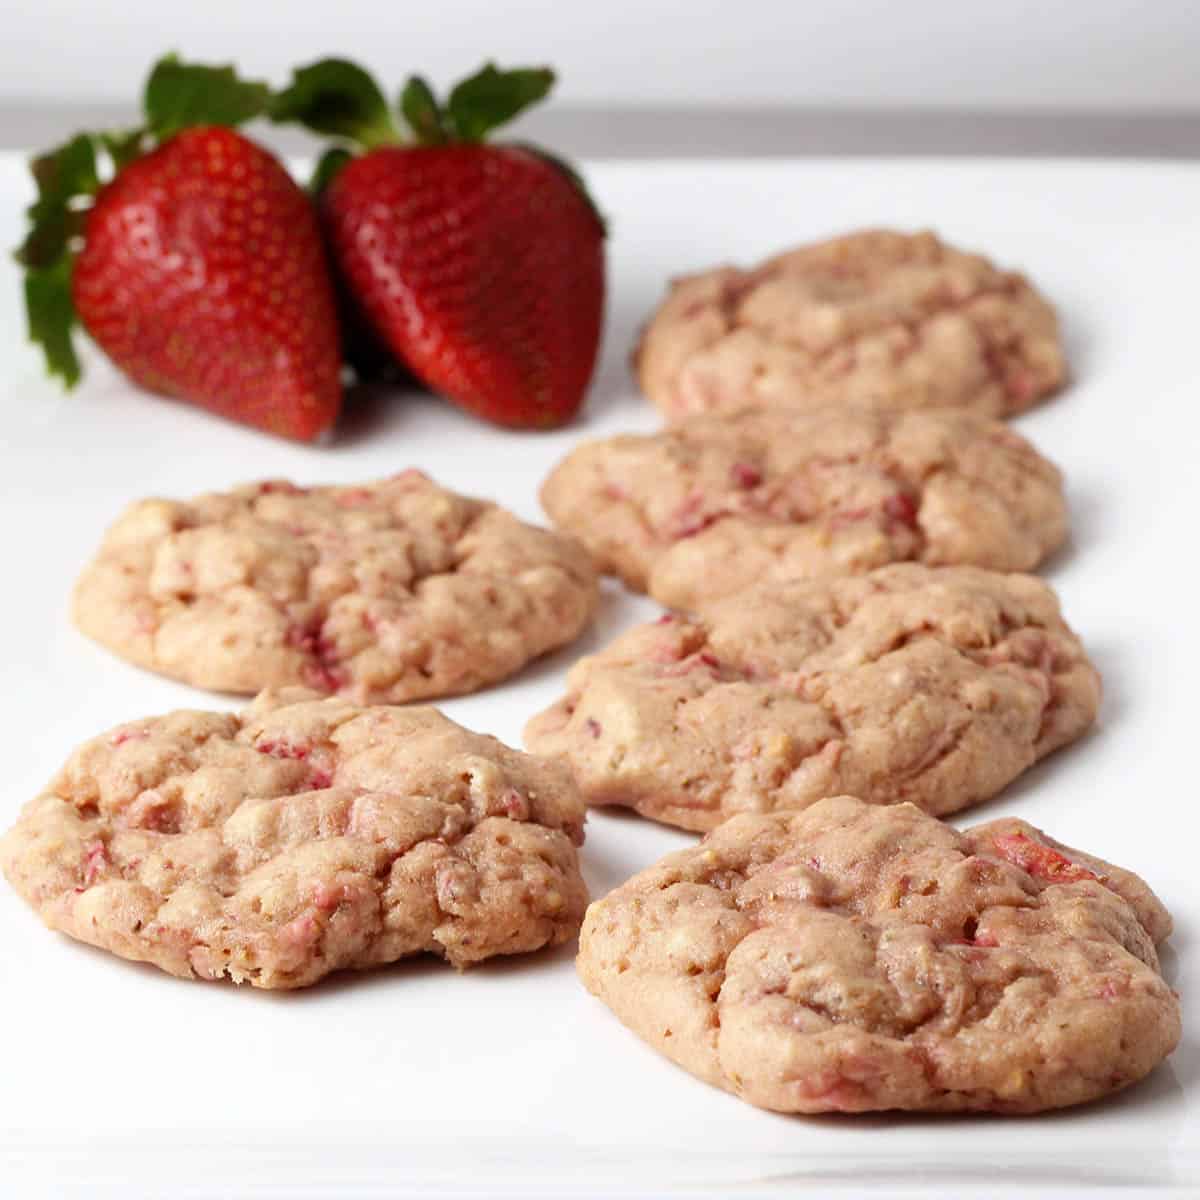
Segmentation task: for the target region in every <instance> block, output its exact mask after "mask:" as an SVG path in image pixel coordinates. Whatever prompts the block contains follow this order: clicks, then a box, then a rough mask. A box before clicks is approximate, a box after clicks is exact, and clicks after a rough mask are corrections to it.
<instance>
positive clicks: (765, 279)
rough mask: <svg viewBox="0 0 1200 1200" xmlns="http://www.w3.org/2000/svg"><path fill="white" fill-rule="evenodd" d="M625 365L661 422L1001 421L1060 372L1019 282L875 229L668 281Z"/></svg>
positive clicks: (921, 238) (1059, 353)
mask: <svg viewBox="0 0 1200 1200" xmlns="http://www.w3.org/2000/svg"><path fill="white" fill-rule="evenodd" d="M637 369H638V375H639V377H640V380H641V385H642V388H643V389H644V390H645V393H646V395H647V396H649V397H650V399H651V400H653V401H654V403H655V404H656V405H658V407H659V408H661V409H662V410H663V412H664V413H666V415H667V416H668V418H670V419H676V418H679V417H685V416H690V415H692V414H695V413H705V412H729V411H732V410H736V409H741V408H745V407H747V406H756V407H762V408H770V407H774V406H778V405H782V406H785V407H803V406H809V405H819V404H828V403H835V404H842V403H846V402H848V401H850V402H852V401H869V402H871V403H875V404H879V405H881V406H883V407H887V408H928V407H937V406H942V405H946V406H953V407H962V408H969V409H972V410H974V411H975V412H979V413H985V414H987V415H989V416H1011V415H1012V414H1014V413H1018V412H1023V411H1024V410H1025V409H1027V408H1029V407H1031V406H1032V405H1034V404H1036V403H1037V402H1038V401H1039V400H1040V399H1042V398H1043V397H1044V396H1048V395H1049V394H1050V393H1051V392H1053V391H1055V390H1056V389H1057V388H1059V387H1060V386H1061V385H1062V383H1063V381H1064V380H1065V378H1066V374H1067V368H1066V362H1065V360H1064V357H1063V350H1062V345H1061V343H1060V341H1059V333H1058V322H1057V319H1056V317H1055V315H1054V310H1053V308H1051V307H1050V305H1049V304H1048V303H1047V302H1046V300H1044V299H1043V298H1042V297H1041V296H1040V295H1039V294H1038V293H1037V292H1036V291H1035V290H1034V289H1033V287H1032V286H1031V285H1030V284H1029V283H1028V282H1027V281H1026V280H1025V278H1024V277H1023V276H1021V275H1018V274H1014V273H1012V272H1008V271H1002V270H1000V269H998V268H997V267H995V266H993V265H992V264H991V263H990V262H989V261H988V260H987V259H986V258H983V257H981V256H980V255H977V254H968V253H965V252H963V251H961V250H956V249H954V248H953V247H951V246H947V245H946V244H945V243H944V242H942V241H940V240H939V239H938V238H937V237H935V236H934V235H933V234H932V233H917V234H903V233H894V232H890V231H887V230H867V231H864V232H859V233H851V234H848V235H847V236H845V237H838V238H833V239H831V240H830V241H825V242H818V243H815V244H813V245H808V246H801V247H799V248H798V249H795V250H791V251H789V252H787V253H785V254H781V255H779V256H778V257H776V258H772V259H769V260H768V261H767V262H765V263H763V264H762V265H761V266H758V267H755V268H754V269H752V270H740V269H738V268H736V267H721V268H718V269H716V270H712V271H706V272H704V273H703V274H699V275H692V276H689V277H687V278H684V279H681V280H679V281H677V282H676V283H675V284H674V285H673V286H672V288H671V291H670V293H669V294H668V296H667V298H666V300H665V301H664V302H663V304H662V307H661V308H659V310H658V311H657V312H656V313H655V314H654V316H653V318H652V319H651V321H650V323H649V324H648V326H647V327H646V330H645V332H644V334H643V336H642V340H641V345H640V348H639V350H638V353H637Z"/></svg>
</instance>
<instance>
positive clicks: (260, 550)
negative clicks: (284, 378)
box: [73, 471, 598, 703]
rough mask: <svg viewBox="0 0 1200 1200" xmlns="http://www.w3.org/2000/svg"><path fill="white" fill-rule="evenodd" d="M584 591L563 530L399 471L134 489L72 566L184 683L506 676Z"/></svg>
mask: <svg viewBox="0 0 1200 1200" xmlns="http://www.w3.org/2000/svg"><path fill="white" fill-rule="evenodd" d="M597 596H598V593H597V588H596V579H595V571H594V568H593V567H592V564H591V562H590V561H589V559H588V555H587V553H586V552H585V551H584V550H583V548H582V547H581V546H579V545H578V544H577V543H575V542H574V541H573V540H572V539H570V538H566V537H563V536H562V535H560V534H555V533H552V532H550V531H548V530H544V529H538V528H536V527H534V526H532V525H526V524H525V523H524V522H522V521H519V520H518V519H517V518H516V517H514V516H513V515H512V514H511V513H508V512H506V511H505V510H504V509H502V508H499V507H497V506H496V505H494V504H489V503H486V502H484V501H480V500H473V499H469V498H467V497H465V496H460V495H457V494H456V493H454V492H450V491H447V490H446V489H444V488H441V487H438V486H437V485H436V484H435V483H433V482H432V481H431V480H430V479H429V478H428V477H427V476H425V475H424V474H422V473H421V472H419V471H405V472H403V473H401V474H400V475H397V476H396V477H395V478H393V479H388V480H383V481H381V482H379V483H373V484H370V485H367V486H362V487H311V488H301V487H297V486H295V485H294V484H291V483H287V482H285V481H280V480H271V481H267V482H264V483H256V484H250V485H247V486H245V487H241V488H237V489H235V490H233V491H231V492H227V493H219V494H218V493H214V494H210V495H205V496H199V497H197V498H196V499H194V500H191V501H178V502H177V501H171V500H143V501H139V502H138V503H136V504H133V505H131V506H130V507H129V508H128V509H127V510H126V511H125V513H124V514H123V515H122V516H121V517H120V518H119V519H118V520H117V521H116V523H115V524H114V525H113V526H112V527H111V528H110V529H109V531H108V533H107V534H106V535H105V538H104V541H103V544H102V545H101V548H100V551H99V553H98V554H97V556H96V558H95V559H94V560H93V561H92V562H91V563H90V564H89V565H88V567H87V568H86V569H85V570H84V572H83V574H82V575H81V576H80V578H79V581H78V582H77V584H76V586H75V594H74V601H73V615H74V619H75V623H76V624H77V625H78V627H79V628H80V629H81V630H82V631H83V632H84V633H85V634H87V635H88V636H89V637H91V638H94V639H95V640H96V641H98V642H100V643H101V644H102V645H104V646H106V647H108V649H110V650H112V651H114V652H115V653H117V654H119V655H120V656H121V657H122V658H125V659H128V660H129V661H131V662H134V663H136V664H137V665H139V666H142V667H147V668H149V669H150V670H153V671H159V672H161V673H162V674H164V675H170V676H172V677H173V678H175V679H181V680H183V681H184V682H185V683H191V684H194V685H196V686H197V687H205V688H210V689H213V690H215V691H226V692H236V693H242V694H253V693H255V692H257V691H259V690H260V689H261V688H264V687H284V686H288V685H303V686H306V687H311V688H315V689H317V690H319V691H324V692H337V693H339V694H342V695H345V696H347V697H348V698H350V699H353V700H354V701H356V702H358V703H395V702H399V701H404V700H414V699H423V698H426V697H430V696H442V695H453V694H457V693H461V692H469V691H473V690H474V689H476V688H479V687H483V686H485V685H487V684H489V683H494V682H496V681H498V680H500V679H504V678H506V677H507V676H509V675H511V674H513V673H514V672H516V671H518V670H519V669H520V668H521V667H522V666H524V665H525V663H527V662H528V661H529V660H530V659H532V658H535V657H537V656H538V655H540V654H543V653H545V652H547V651H548V650H552V649H554V648H555V647H557V646H561V645H563V644H564V643H566V642H569V641H571V640H572V639H573V638H574V637H575V636H576V635H577V634H578V633H579V632H580V631H581V630H582V629H583V627H584V626H585V625H586V624H587V622H588V621H589V620H590V619H591V616H592V614H593V612H594V610H595V607H596V603H597Z"/></svg>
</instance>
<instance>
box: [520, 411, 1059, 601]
mask: <svg viewBox="0 0 1200 1200" xmlns="http://www.w3.org/2000/svg"><path fill="white" fill-rule="evenodd" d="M541 495H542V504H543V506H544V507H545V509H546V511H547V513H549V514H550V517H551V519H552V520H553V521H554V523H555V524H556V525H557V526H558V527H559V528H561V529H563V530H565V531H566V532H568V533H571V534H574V535H575V536H576V537H578V538H579V539H580V541H582V542H583V543H584V544H585V545H586V546H587V548H588V549H589V550H590V551H591V553H592V555H593V557H594V558H595V560H596V563H597V565H598V566H599V567H600V569H601V570H604V571H609V572H612V573H614V574H617V575H619V576H620V577H621V578H622V579H623V580H624V581H625V583H626V584H627V585H628V586H629V587H632V588H635V589H637V590H639V591H644V590H648V591H649V592H650V594H651V595H653V596H654V597H655V599H657V600H660V601H661V602H662V603H663V604H667V605H671V606H672V607H676V608H692V607H694V606H695V605H697V604H698V603H700V602H702V601H706V602H707V601H711V600H713V599H715V598H717V597H718V596H722V595H728V594H731V593H733V592H735V591H738V590H740V589H742V588H745V587H748V586H751V585H753V584H766V583H772V582H775V581H785V580H790V579H803V578H814V577H817V576H822V575H845V574H850V573H856V572H861V571H868V570H871V569H872V568H874V567H880V566H885V565H887V564H888V563H892V562H907V561H913V562H921V563H924V564H926V565H927V566H954V565H959V564H966V565H973V566H980V567H988V568H989V569H992V570H1002V571H1028V570H1031V569H1032V568H1034V567H1036V566H1037V565H1038V564H1039V563H1040V562H1041V561H1042V560H1043V559H1044V558H1045V557H1046V556H1047V555H1049V554H1051V553H1052V552H1053V551H1054V550H1055V549H1057V548H1058V546H1060V545H1061V544H1062V542H1063V540H1064V539H1065V537H1066V534H1067V508H1066V503H1065V500H1064V498H1063V490H1062V480H1061V477H1060V476H1059V472H1058V470H1057V468H1055V467H1054V466H1053V464H1051V463H1050V462H1048V461H1047V460H1046V459H1045V458H1043V457H1042V456H1041V455H1040V454H1038V452H1037V451H1036V450H1035V449H1034V448H1033V446H1031V445H1030V444H1029V442H1027V441H1026V440H1025V439H1024V438H1022V437H1020V436H1019V435H1018V434H1016V433H1014V432H1013V431H1012V430H1011V429H1009V428H1008V427H1007V426H1005V425H1002V424H1000V423H999V422H996V421H992V420H988V419H986V418H983V417H979V416H976V415H974V414H971V413H968V412H962V411H950V410H939V411H928V412H887V411H881V410H879V409H871V408H853V407H839V408H823V409H815V410H806V411H796V410H792V411H786V410H782V409H772V410H768V411H763V410H757V411H743V412H741V413H738V414H727V415H722V416H720V417H701V418H696V419H693V420H689V421H685V422H682V423H680V424H678V425H675V426H673V427H671V428H670V429H667V430H664V431H663V432H660V433H654V434H646V435H631V434H625V435H621V436H617V437H611V438H604V439H601V440H598V441H593V442H585V443H584V444H583V445H581V446H577V447H576V448H575V449H574V450H573V451H572V452H571V453H570V454H569V455H568V456H567V457H566V458H565V459H564V460H563V461H562V462H561V463H560V464H559V465H558V466H557V467H556V468H555V469H554V471H553V472H552V473H551V474H550V476H549V478H547V480H546V482H545V483H544V484H543V486H542V493H541Z"/></svg>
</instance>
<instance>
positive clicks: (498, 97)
mask: <svg viewBox="0 0 1200 1200" xmlns="http://www.w3.org/2000/svg"><path fill="white" fill-rule="evenodd" d="M553 86H554V72H553V71H551V70H550V69H549V68H548V67H521V68H518V69H516V70H512V71H500V70H498V69H497V68H496V64H495V63H485V64H484V66H483V67H482V68H481V69H480V70H479V71H477V72H476V73H475V74H474V75H472V76H471V77H470V78H469V79H464V80H463V81H462V83H460V84H458V86H457V87H455V89H454V90H453V91H452V92H451V93H450V99H449V100H448V101H447V102H446V111H447V112H448V114H449V117H450V123H451V125H452V127H453V129H454V133H455V134H456V136H457V137H459V138H460V139H461V140H462V141H464V142H479V141H482V140H483V139H484V138H485V137H486V136H487V135H488V134H489V133H490V132H491V131H492V130H493V129H496V128H497V127H498V126H500V125H503V124H505V122H507V121H511V120H512V119H513V117H515V116H516V115H517V114H518V113H519V112H523V111H524V110H525V109H526V108H528V107H529V106H530V105H531V104H536V103H537V102H538V101H539V100H541V99H542V98H543V97H544V96H545V95H546V93H547V92H549V91H550V89H551V88H552V87H553Z"/></svg>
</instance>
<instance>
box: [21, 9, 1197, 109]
mask: <svg viewBox="0 0 1200 1200" xmlns="http://www.w3.org/2000/svg"><path fill="white" fill-rule="evenodd" d="M0 8H2V9H3V34H2V36H0V102H8V103H10V104H11V103H12V102H14V101H23V100H33V101H38V102H42V103H45V102H47V101H57V102H69V101H80V100H84V101H88V100H108V101H127V100H132V99H133V98H134V97H135V96H136V94H137V90H138V87H139V84H140V81H141V80H142V78H143V77H144V74H145V70H146V66H147V64H148V63H149V62H151V61H152V60H153V59H154V58H156V57H157V56H158V55H159V54H161V53H162V52H163V51H164V50H167V49H170V48H176V49H178V50H179V51H180V52H181V53H182V54H184V55H185V56H191V57H195V58H200V59H208V60H227V59H231V58H232V59H236V60H238V61H239V62H240V63H241V64H242V66H243V67H244V68H245V69H246V70H247V71H248V72H254V73H256V74H258V75H260V76H262V77H266V78H269V79H271V80H274V81H279V80H282V79H283V78H285V77H286V73H287V71H288V69H289V68H290V67H291V66H292V65H295V64H296V63H299V62H304V61H307V60H310V59H312V58H315V57H319V56H322V55H326V54H330V53H334V52H339V53H342V54H347V55H350V56H353V57H355V58H357V59H360V60H361V61H363V62H364V63H366V64H368V65H370V66H371V67H372V68H373V69H375V70H376V71H378V73H379V75H380V77H381V79H383V80H385V81H387V82H388V84H389V86H390V87H395V86H397V85H398V84H399V82H400V81H401V80H402V79H403V78H404V76H405V75H407V74H408V73H409V72H411V71H414V70H422V71H425V72H427V73H428V74H429V75H430V76H431V77H432V78H433V79H434V80H436V81H437V82H439V83H445V82H447V81H449V80H451V79H453V78H455V77H456V76H458V75H460V74H462V73H463V72H464V71H465V70H466V69H468V68H471V67H474V66H475V65H477V64H478V63H479V62H480V61H481V60H482V59H483V58H485V57H489V56H495V57H496V58H497V59H499V60H500V61H502V62H507V63H523V62H536V61H539V60H540V61H546V62H549V63H552V64H553V65H555V66H557V67H558V68H559V70H560V76H561V84H560V90H559V93H558V96H559V98H560V99H561V100H562V101H563V102H564V103H572V104H581V105H583V104H604V105H609V104H614V105H615V104H620V105H636V104H708V105H734V104H738V105H740V104H802V105H813V106H827V105H835V106H841V107H853V106H865V107H880V106H883V107H891V106H931V107H938V108H972V107H988V108H1005V109H1012V108H1030V107H1033V108H1062V109H1083V110H1091V111H1096V110H1104V109H1108V110H1112V109H1126V110H1142V111H1144V110H1156V109H1157V110H1162V109H1168V108H1175V109H1180V108H1200V70H1197V61H1198V59H1200V4H1197V3H1195V0H1051V2H1050V3H1047V2H1046V0H1003V2H1001V3H990V4H984V3H979V2H971V0H906V2H898V0H827V2H824V3H814V2H813V0H738V2H736V3H731V2H730V0H600V2H597V0H589V2H588V3H581V2H580V0H503V2H498V0H416V2H414V0H320V2H319V3H311V2H308V0H305V2H301V0H255V2H253V3H248V2H246V0H206V2H205V3H194V2H193V3H178V2H176V3H169V2H164V0H124V2H123V3H104V2H97V0H38V2H37V3H33V2H31V0H15V2H14V0H6V2H5V3H4V4H3V5H0Z"/></svg>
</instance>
